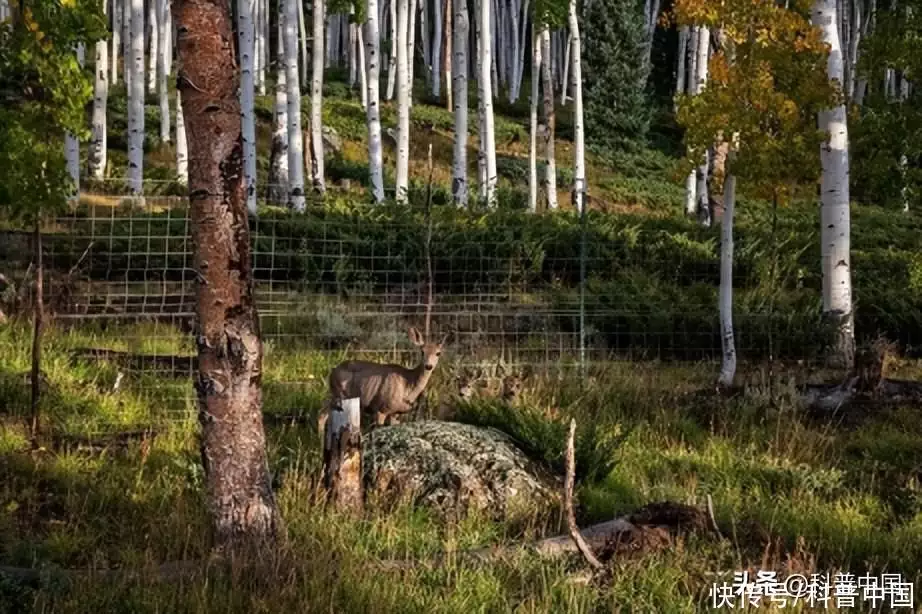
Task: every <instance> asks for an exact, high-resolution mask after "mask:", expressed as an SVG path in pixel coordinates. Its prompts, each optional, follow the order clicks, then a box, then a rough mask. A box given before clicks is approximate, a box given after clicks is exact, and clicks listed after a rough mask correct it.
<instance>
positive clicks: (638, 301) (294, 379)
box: [0, 186, 798, 411]
mask: <svg viewBox="0 0 922 614" xmlns="http://www.w3.org/2000/svg"><path fill="white" fill-rule="evenodd" d="M155 188H156V186H153V187H152V188H151V189H148V190H147V194H148V195H147V196H145V198H144V199H143V202H141V201H136V200H134V199H132V198H131V197H128V196H125V195H124V192H121V194H120V193H119V192H120V191H121V190H120V189H119V187H118V186H116V187H110V189H108V190H105V189H99V190H95V191H94V193H93V194H83V195H82V196H81V198H80V204H79V205H78V206H76V207H75V208H74V209H73V211H71V212H70V213H68V214H66V215H62V216H60V217H57V218H56V219H54V220H52V221H49V222H48V223H47V224H46V225H45V226H44V228H43V232H42V235H43V247H44V259H45V264H46V268H47V273H46V279H47V281H46V286H47V288H48V289H47V290H46V293H47V296H48V299H47V302H48V305H49V310H50V312H51V313H52V314H53V317H54V319H55V321H56V322H57V323H58V324H59V326H61V327H65V328H68V329H71V330H74V331H95V333H94V334H97V335H98V337H97V338H96V339H95V340H94V339H85V340H84V341H81V342H80V343H76V342H75V347H74V351H75V352H77V353H81V354H82V355H83V356H85V357H88V358H91V359H107V358H113V356H116V354H117V353H118V352H124V353H126V354H128V356H121V358H120V360H122V363H121V364H123V366H124V367H125V368H127V369H131V370H132V371H133V372H135V373H138V374H140V376H144V377H150V378H154V379H151V380H150V381H149V385H150V386H151V387H162V386H167V385H168V382H166V380H162V379H161V380H157V379H156V378H157V377H160V376H164V375H169V376H172V377H173V378H174V379H173V381H174V383H175V385H182V386H183V390H184V392H183V393H182V395H181V398H178V399H173V401H171V402H175V403H176V404H177V405H178V407H177V409H179V410H183V411H185V410H188V409H190V407H191V403H192V401H191V387H190V386H188V381H187V379H186V378H188V377H189V376H190V375H191V374H192V371H193V369H194V357H193V354H194V352H193V348H192V343H191V335H190V334H189V333H190V331H191V326H192V322H193V319H194V313H195V285H194V284H195V279H196V272H195V270H194V268H193V253H192V243H191V238H190V230H191V229H190V221H189V215H188V213H189V211H188V201H187V200H186V199H185V198H183V197H180V196H172V195H167V194H161V195H157V190H156V189H155ZM355 200H356V198H355V195H353V196H352V197H351V198H339V197H338V196H337V194H336V193H332V194H330V195H328V197H327V198H326V203H322V202H308V205H307V209H306V211H305V212H304V213H298V214H293V213H291V212H289V211H287V210H285V208H284V206H278V207H272V206H269V207H262V208H261V211H260V215H259V216H258V218H256V219H253V220H251V241H252V258H253V274H254V278H255V291H256V301H257V308H258V310H259V314H260V320H261V329H262V333H263V337H264V339H265V341H266V344H267V348H268V351H267V363H268V364H269V365H270V366H271V364H272V360H273V352H276V354H277V353H278V352H280V351H283V350H284V351H295V350H297V351H299V352H303V353H304V355H305V356H307V355H310V356H312V357H315V358H312V359H311V360H312V361H313V362H311V364H312V365H314V367H311V368H310V369H308V368H306V367H305V369H298V368H292V369H287V371H286V372H285V373H281V374H279V375H278V377H276V378H275V380H276V383H277V384H278V385H287V386H295V387H297V386H314V387H315V388H317V389H318V390H319V389H320V388H322V384H321V382H322V379H323V377H324V374H323V372H322V369H321V368H320V367H318V366H317V365H318V364H322V365H323V366H324V368H325V367H326V366H329V365H330V364H332V363H333V362H334V361H336V360H339V359H342V358H343V357H346V356H357V355H361V356H364V357H368V358H372V359H380V360H384V359H386V360H396V361H405V362H406V361H409V360H411V359H412V358H411V356H413V351H414V350H413V348H412V347H411V346H410V345H409V343H408V341H407V339H406V338H407V332H406V331H407V328H408V327H409V326H416V327H418V328H419V329H420V330H423V328H424V323H425V320H426V314H427V310H428V311H429V312H430V314H431V329H432V330H431V335H430V336H432V337H435V336H436V335H441V334H444V333H448V334H449V342H448V344H449V347H450V350H449V351H448V353H449V354H450V356H451V358H450V361H451V364H452V368H462V367H466V366H471V367H473V366H479V367H481V368H482V367H485V366H486V367H491V366H493V367H495V366H496V365H500V364H501V365H503V367H504V368H505V369H506V371H507V372H508V371H514V370H516V369H550V368H554V369H558V368H576V367H583V368H584V369H585V368H589V367H591V366H592V365H595V364H598V363H607V364H610V363H611V362H613V361H636V360H640V359H652V360H661V361H663V360H668V361H683V362H700V361H716V360H719V358H720V351H721V342H720V337H719V327H718V312H717V307H716V289H717V281H718V273H719V261H718V259H717V257H716V249H714V250H711V251H712V253H707V254H702V253H698V252H695V251H694V250H683V249H682V246H681V245H680V244H679V242H681V238H677V237H673V236H672V235H670V234H669V232H668V229H663V230H662V232H660V234H659V235H651V234H650V233H651V232H653V231H651V230H644V232H646V233H648V234H647V237H645V238H639V237H638V230H637V228H636V227H634V226H632V225H631V223H630V222H629V221H626V220H625V219H622V218H619V217H618V216H615V215H610V216H607V217H603V216H600V215H593V214H589V215H587V216H584V217H581V216H578V215H576V214H574V213H572V212H557V213H553V214H550V215H544V214H539V215H529V214H528V213H526V212H523V211H514V210H499V211H492V212H488V211H485V210H483V209H477V208H472V209H470V210H459V209H457V208H455V207H453V206H451V205H450V204H449V203H448V202H447V201H448V198H447V197H446V195H445V194H444V193H437V194H435V195H434V196H433V197H432V198H431V199H427V195H426V190H425V188H422V189H420V188H417V189H414V191H413V192H412V193H411V194H410V198H409V200H410V204H409V205H408V206H403V207H398V206H395V205H372V204H355ZM427 200H431V201H432V202H433V203H434V204H432V206H431V207H430V206H427V202H426V201H427ZM347 203H348V204H347ZM262 204H263V203H261V205H262ZM266 204H269V205H272V204H273V203H266ZM276 204H279V203H276ZM2 235H3V236H2V241H0V245H2V247H0V262H2V263H3V264H2V266H3V269H4V270H5V271H6V272H7V274H8V275H9V276H11V277H16V276H18V277H19V282H20V283H22V282H24V281H27V280H26V278H27V277H28V275H29V270H30V265H31V262H32V250H31V231H30V230H29V229H25V228H17V227H11V226H9V225H6V226H5V229H4V230H3V231H2ZM427 241H428V243H429V248H428V250H427V248H426V244H427ZM645 241H648V242H649V244H645ZM669 241H673V242H674V243H675V245H671V244H670V243H669ZM427 251H428V255H427ZM699 252H700V250H699ZM688 254H691V256H689V255H688ZM430 265H431V270H432V276H431V282H432V295H433V300H432V303H431V305H430V304H429V298H428V296H429V281H430V278H429V268H430ZM747 274H748V273H746V272H745V271H744V272H742V273H740V275H742V276H745V275H747ZM738 283H741V284H745V283H746V279H744V278H743V279H740V280H739V282H738ZM670 287H680V288H684V290H683V292H685V295H686V296H687V295H695V293H696V292H697V293H699V294H701V295H702V297H703V298H702V299H701V300H700V301H699V302H698V303H696V304H682V303H681V302H680V301H678V299H677V298H676V295H675V294H674V293H671V292H672V291H671V290H669V288H670ZM779 315H780V317H781V318H782V319H783V318H784V317H785V314H779ZM735 319H736V326H737V331H738V333H737V344H738V348H739V350H740V352H741V354H742V355H743V356H746V355H747V354H754V353H756V352H759V353H763V354H764V352H765V346H766V343H765V335H766V334H769V335H770V334H771V331H770V329H771V327H772V326H773V324H772V322H771V321H770V320H771V318H770V317H769V314H768V312H767V311H762V312H758V313H755V312H754V313H737V314H736V316H735ZM115 339H118V343H117V344H113V342H112V341H113V340H115ZM76 346H79V347H76ZM119 348H121V349H119ZM773 349H774V351H775V353H776V354H777V355H779V356H781V355H784V354H785V353H787V354H789V355H790V354H793V353H795V352H797V351H798V349H797V348H793V347H792V348H785V347H784V346H783V342H782V343H781V344H780V345H779V344H778V343H777V342H776V344H775V347H774V348H773ZM107 352H108V354H107ZM305 360H306V359H305ZM317 361H320V362H319V363H318V362H317ZM318 387H319V388H318Z"/></svg>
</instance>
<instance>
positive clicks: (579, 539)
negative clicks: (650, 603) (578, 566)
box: [563, 418, 605, 569]
mask: <svg viewBox="0 0 922 614" xmlns="http://www.w3.org/2000/svg"><path fill="white" fill-rule="evenodd" d="M575 436H576V420H574V419H572V418H571V419H570V434H569V435H567V456H566V467H567V473H566V478H565V479H564V487H563V504H564V508H565V509H566V513H567V528H568V529H569V531H570V537H571V538H572V539H573V542H574V543H575V544H576V547H577V548H578V549H579V551H580V554H582V555H583V558H585V559H586V562H587V563H589V565H590V566H592V567H594V568H595V569H603V568H604V567H605V566H604V565H602V563H601V561H599V559H597V558H596V556H595V553H593V552H592V548H590V547H589V544H587V543H586V540H585V539H583V535H582V533H580V531H579V527H578V526H576V514H575V513H574V512H573V482H574V481H575V478H574V476H575V474H576V459H575V456H576V453H575V451H574V448H575V444H574V439H575Z"/></svg>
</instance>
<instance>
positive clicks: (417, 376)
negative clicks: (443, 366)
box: [407, 364, 435, 401]
mask: <svg viewBox="0 0 922 614" xmlns="http://www.w3.org/2000/svg"><path fill="white" fill-rule="evenodd" d="M434 370H435V369H432V370H430V371H427V370H426V365H425V364H421V365H419V366H418V367H416V368H415V369H413V380H412V381H411V384H413V387H412V388H410V390H409V392H408V393H407V396H408V397H410V400H412V401H415V400H416V399H417V398H419V395H421V394H422V393H423V390H425V389H426V385H427V384H428V383H429V378H430V377H432V371H434Z"/></svg>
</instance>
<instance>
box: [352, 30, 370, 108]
mask: <svg viewBox="0 0 922 614" xmlns="http://www.w3.org/2000/svg"><path fill="white" fill-rule="evenodd" d="M363 29H364V28H363V27H362V24H356V25H355V37H356V49H355V55H356V56H357V58H358V62H359V86H360V89H361V91H362V94H361V96H362V108H363V109H365V110H366V111H367V109H368V71H367V69H366V67H365V37H364V35H363V34H362V30H363Z"/></svg>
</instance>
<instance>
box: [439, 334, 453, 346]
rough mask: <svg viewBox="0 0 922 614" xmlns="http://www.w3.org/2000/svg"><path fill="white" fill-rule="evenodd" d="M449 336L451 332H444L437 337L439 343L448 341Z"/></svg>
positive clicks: (443, 343)
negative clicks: (439, 337) (440, 336)
mask: <svg viewBox="0 0 922 614" xmlns="http://www.w3.org/2000/svg"><path fill="white" fill-rule="evenodd" d="M449 336H451V333H445V334H444V335H442V338H441V339H439V345H445V342H446V341H448V337H449Z"/></svg>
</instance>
